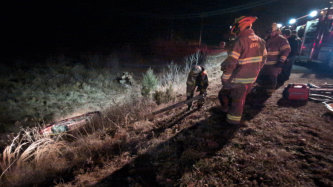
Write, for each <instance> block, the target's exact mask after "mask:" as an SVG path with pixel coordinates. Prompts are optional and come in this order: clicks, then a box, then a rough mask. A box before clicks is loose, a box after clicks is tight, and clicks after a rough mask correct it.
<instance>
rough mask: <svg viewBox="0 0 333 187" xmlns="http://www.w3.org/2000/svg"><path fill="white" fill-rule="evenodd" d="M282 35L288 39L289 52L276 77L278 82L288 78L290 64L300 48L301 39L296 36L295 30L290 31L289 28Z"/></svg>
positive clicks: (291, 64)
mask: <svg viewBox="0 0 333 187" xmlns="http://www.w3.org/2000/svg"><path fill="white" fill-rule="evenodd" d="M283 36H284V37H286V38H287V39H288V42H289V45H290V53H289V55H288V59H287V61H286V63H285V64H284V66H283V68H282V72H281V73H280V75H279V77H278V81H279V83H280V84H283V82H285V81H287V80H289V77H290V74H291V69H292V66H293V64H294V62H295V60H296V58H297V56H298V55H299V51H300V49H301V45H302V40H301V39H300V38H299V37H298V36H297V32H296V31H291V30H290V29H286V30H285V31H284V35H283Z"/></svg>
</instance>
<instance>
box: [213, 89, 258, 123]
mask: <svg viewBox="0 0 333 187" xmlns="http://www.w3.org/2000/svg"><path fill="white" fill-rule="evenodd" d="M251 88H252V84H232V85H231V87H230V88H228V89H223V88H222V90H221V91H220V93H219V99H220V102H221V105H222V108H223V109H225V110H226V112H227V122H229V123H232V124H238V123H240V121H241V118H242V114H243V110H244V104H245V100H246V96H247V94H248V93H249V92H250V90H251Z"/></svg>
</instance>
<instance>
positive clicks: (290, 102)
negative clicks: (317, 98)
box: [277, 98, 307, 108]
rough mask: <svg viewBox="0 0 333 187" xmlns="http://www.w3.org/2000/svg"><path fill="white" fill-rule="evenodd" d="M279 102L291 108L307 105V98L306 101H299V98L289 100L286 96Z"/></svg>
mask: <svg viewBox="0 0 333 187" xmlns="http://www.w3.org/2000/svg"><path fill="white" fill-rule="evenodd" d="M277 104H278V105H279V106H280V107H289V108H298V107H301V106H305V105H306V104H307V100H306V101H302V100H300V101H297V100H288V99H285V98H281V99H279V100H278V102H277Z"/></svg>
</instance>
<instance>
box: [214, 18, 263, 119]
mask: <svg viewBox="0 0 333 187" xmlns="http://www.w3.org/2000/svg"><path fill="white" fill-rule="evenodd" d="M256 19H257V18H256V17H245V16H242V17H240V18H237V19H235V23H234V25H233V27H232V30H231V33H232V34H235V35H236V39H235V41H234V44H233V47H232V50H231V52H230V53H229V55H228V57H227V59H226V60H225V61H224V62H223V63H222V64H221V70H222V71H223V75H222V85H223V87H222V89H221V91H220V92H219V100H220V103H221V105H222V111H223V112H226V113H227V122H228V123H229V124H239V123H240V122H241V117H242V114H243V108H244V104H245V99H246V96H247V94H248V93H249V92H250V90H251V88H252V85H253V83H254V82H255V81H256V79H257V76H258V74H259V72H260V69H261V68H262V66H263V64H264V62H265V59H266V55H267V52H266V48H265V41H264V40H263V39H261V38H260V37H258V36H257V35H256V34H255V33H254V31H253V30H252V23H253V22H255V21H256Z"/></svg>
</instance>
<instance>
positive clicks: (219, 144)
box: [59, 68, 333, 186]
mask: <svg viewBox="0 0 333 187" xmlns="http://www.w3.org/2000/svg"><path fill="white" fill-rule="evenodd" d="M210 73H211V75H213V76H212V77H211V80H210V82H211V84H210V86H209V90H208V98H207V102H206V104H205V106H204V107H203V108H202V109H201V110H197V109H194V110H192V111H186V107H183V108H178V109H175V110H172V111H168V112H165V113H164V114H160V115H157V116H155V118H154V119H153V120H152V121H141V122H136V123H135V124H133V125H132V127H131V128H128V131H127V132H126V133H127V138H128V139H132V140H133V139H134V140H136V141H130V142H132V145H131V147H132V149H130V150H126V151H123V152H120V153H119V152H118V153H117V155H110V156H109V157H108V158H106V159H105V162H104V164H103V165H100V166H96V167H91V168H90V169H89V170H82V171H81V172H78V173H77V174H76V176H75V177H74V179H73V180H72V181H68V182H65V183H62V184H59V185H60V186H61V185H97V186H128V185H129V186H159V185H161V186H174V185H176V186H177V185H180V186H207V185H213V186H230V185H239V184H247V185H254V186H257V185H269V186H272V185H273V186H316V185H317V186H332V185H333V180H332V179H333V146H332V142H333V137H332V133H333V119H332V116H330V115H328V114H327V113H326V109H325V107H324V105H323V104H320V103H313V102H307V103H305V104H304V103H291V102H288V101H285V100H283V99H281V93H282V91H283V88H282V87H281V88H280V89H278V90H277V91H276V92H275V93H274V94H273V95H272V96H271V97H264V96H259V95H249V96H248V100H247V103H246V107H245V112H244V119H245V126H241V127H239V126H229V125H226V123H225V116H224V114H223V113H221V112H220V111H219V109H218V106H219V103H218V99H217V93H218V91H219V89H220V81H219V77H220V74H221V73H220V71H219V70H218V68H217V69H216V70H215V71H213V72H210ZM288 82H298V83H299V82H302V83H307V82H312V83H317V84H320V83H324V82H328V83H333V80H332V79H331V78H325V77H318V76H316V75H315V74H313V73H312V72H307V73H304V71H303V70H302V71H297V72H296V71H294V73H293V74H292V76H291V79H290V80H289V81H288ZM286 84H287V83H286ZM181 97H182V98H184V96H181ZM133 142H135V143H133Z"/></svg>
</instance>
